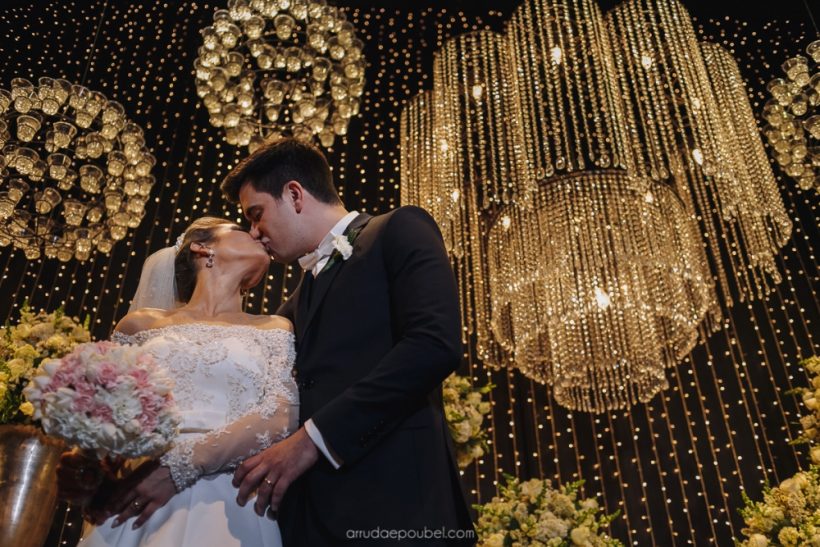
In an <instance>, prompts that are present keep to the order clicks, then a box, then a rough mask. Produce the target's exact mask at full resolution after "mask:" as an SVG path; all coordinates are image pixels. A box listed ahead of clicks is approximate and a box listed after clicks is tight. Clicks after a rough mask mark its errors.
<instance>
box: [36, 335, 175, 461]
mask: <svg viewBox="0 0 820 547" xmlns="http://www.w3.org/2000/svg"><path fill="white" fill-rule="evenodd" d="M171 388H172V380H171V379H170V378H168V376H166V375H165V373H164V372H163V371H162V369H161V368H160V367H159V366H158V365H157V363H156V361H155V360H154V358H153V357H152V356H151V355H150V354H148V353H146V352H145V351H143V350H142V349H140V348H139V347H137V346H128V345H120V344H116V343H114V342H90V343H85V344H80V345H78V346H77V347H76V348H74V350H73V351H72V352H71V353H68V354H67V355H65V356H63V357H62V358H60V359H51V360H48V361H45V362H44V363H43V364H42V365H41V366H40V370H39V371H38V373H37V375H36V376H35V377H34V378H33V379H32V381H31V382H30V383H29V385H28V386H27V387H26V388H25V390H24V393H25V396H26V398H27V399H28V400H29V401H30V402H31V403H32V404H33V405H34V418H35V419H39V420H41V421H42V424H43V429H44V430H45V432H46V433H47V434H49V435H53V436H56V437H59V438H61V439H63V440H65V441H66V442H67V443H68V444H69V445H75V446H78V447H80V448H82V449H86V450H93V451H95V452H96V453H97V456H98V457H100V458H102V457H103V456H106V455H112V456H123V457H126V458H137V457H141V456H153V455H156V454H158V453H160V452H163V451H164V450H166V449H167V448H168V446H169V445H170V443H171V441H172V440H173V438H174V436H175V434H176V428H177V425H178V424H179V416H178V414H177V412H176V407H175V405H174V401H173V397H172V395H171Z"/></svg>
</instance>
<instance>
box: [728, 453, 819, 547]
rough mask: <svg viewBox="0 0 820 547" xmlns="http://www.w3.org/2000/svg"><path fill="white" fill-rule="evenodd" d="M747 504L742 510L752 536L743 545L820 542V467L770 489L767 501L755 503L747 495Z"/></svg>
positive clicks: (762, 546) (765, 494)
mask: <svg viewBox="0 0 820 547" xmlns="http://www.w3.org/2000/svg"><path fill="white" fill-rule="evenodd" d="M743 500H744V502H745V503H746V506H745V507H744V508H743V509H741V510H740V514H741V515H743V519H744V521H745V523H746V527H745V528H743V530H742V532H743V534H745V535H746V537H747V538H748V539H746V540H744V541H742V542H740V543H739V545H740V546H742V547H766V546H767V545H783V546H784V547H790V546H797V545H820V467H818V466H814V465H813V466H811V468H810V469H809V470H808V471H800V472H799V473H797V474H796V475H795V476H793V477H791V478H788V479H786V480H784V481H783V482H781V483H780V485H779V486H775V487H774V488H766V489H765V490H764V492H763V501H758V502H754V501H752V500H751V499H749V498H748V497H747V496H746V493H745V492H744V494H743Z"/></svg>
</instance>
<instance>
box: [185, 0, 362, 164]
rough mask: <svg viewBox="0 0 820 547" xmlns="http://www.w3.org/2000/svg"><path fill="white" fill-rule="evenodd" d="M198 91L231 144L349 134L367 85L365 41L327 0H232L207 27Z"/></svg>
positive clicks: (328, 141)
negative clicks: (363, 48)
mask: <svg viewBox="0 0 820 547" xmlns="http://www.w3.org/2000/svg"><path fill="white" fill-rule="evenodd" d="M202 38H203V45H202V47H200V48H199V56H198V57H197V59H196V61H195V62H194V67H195V70H196V89H197V95H199V97H200V98H201V99H202V102H203V104H204V105H205V107H206V108H207V109H208V113H209V115H210V123H211V125H213V126H214V127H222V128H224V130H225V139H226V140H227V142H228V143H229V144H233V145H238V146H247V147H248V148H249V150H254V149H255V148H256V147H257V146H258V145H259V144H260V143H262V142H263V141H264V140H265V139H266V138H269V137H270V138H275V137H278V136H283V135H288V136H294V137H296V138H300V139H303V140H311V139H313V138H314V137H315V138H318V141H319V142H320V143H321V145H322V146H324V147H330V146H332V145H333V141H334V139H335V137H336V136H337V135H346V134H347V126H348V123H349V122H350V119H351V118H352V117H353V116H356V115H357V114H358V113H359V103H360V100H361V96H362V94H363V92H364V72H365V60H364V57H363V55H362V47H363V44H362V41H361V40H359V39H358V38H356V33H355V29H354V27H353V25H352V24H351V23H350V22H349V21H347V20H346V18H345V15H344V13H343V12H342V11H340V10H339V9H338V8H336V7H333V6H329V5H327V4H326V2H325V0H229V1H228V9H227V10H222V9H221V10H217V11H216V12H215V13H214V22H213V25H211V26H208V27H206V28H204V29H203V30H202Z"/></svg>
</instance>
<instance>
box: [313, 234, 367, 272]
mask: <svg viewBox="0 0 820 547" xmlns="http://www.w3.org/2000/svg"><path fill="white" fill-rule="evenodd" d="M361 230H362V229H361V228H356V229H355V230H352V231H351V232H350V233H348V234H347V235H338V236H333V242H332V244H333V253H332V254H331V255H330V259H328V261H327V264H325V267H324V268H322V271H323V272H324V271H326V270H329V269H330V268H332V267H333V265H334V264H336V263H337V262H339V260H340V259H341V260H342V261H345V260H347V259H348V258H350V256H351V255H352V254H353V242H354V241H356V237H358V235H359V232H360V231H361Z"/></svg>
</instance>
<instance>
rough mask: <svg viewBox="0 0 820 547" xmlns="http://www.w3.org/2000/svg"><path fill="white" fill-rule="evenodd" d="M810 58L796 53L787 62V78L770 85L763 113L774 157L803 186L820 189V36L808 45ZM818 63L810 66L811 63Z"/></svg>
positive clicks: (767, 136)
mask: <svg viewBox="0 0 820 547" xmlns="http://www.w3.org/2000/svg"><path fill="white" fill-rule="evenodd" d="M806 53H808V54H809V58H810V59H811V61H809V59H807V58H806V57H804V56H802V55H796V56H794V57H792V58H791V59H787V60H786V62H785V63H783V67H782V68H783V72H784V73H785V74H786V78H775V79H774V80H772V81H771V82H769V85H768V86H767V88H768V90H769V93H771V94H772V97H773V99H772V100H770V101H769V102H767V103H766V106H765V108H764V110H763V117H764V118H765V119H766V121H767V122H769V124H771V125H770V126H769V127H766V129H765V130H764V134H765V135H766V138H767V139H768V140H769V146H771V147H772V150H773V151H774V152H773V154H774V159H775V160H776V161H777V163H778V165H780V167H781V168H782V169H783V170H784V171H785V172H786V174H787V175H788V176H790V177H792V178H793V179H794V180H796V181H797V184H798V186H800V188H802V189H803V190H810V189H811V188H814V189H815V191H818V190H820V70H818V67H820V40H815V41H814V42H812V43H810V44H809V45H808V47H807V48H806ZM812 62H813V64H814V66H813V67H811V68H809V65H810V64H812Z"/></svg>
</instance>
